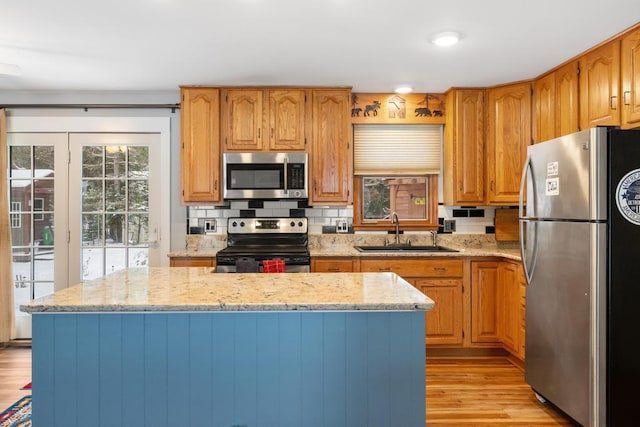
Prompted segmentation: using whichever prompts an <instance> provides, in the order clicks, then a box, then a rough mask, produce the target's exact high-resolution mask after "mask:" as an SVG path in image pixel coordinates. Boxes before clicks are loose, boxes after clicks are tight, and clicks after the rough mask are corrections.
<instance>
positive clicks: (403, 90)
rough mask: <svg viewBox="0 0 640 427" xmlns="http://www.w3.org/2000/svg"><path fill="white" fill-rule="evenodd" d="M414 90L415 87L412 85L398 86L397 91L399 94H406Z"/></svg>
mask: <svg viewBox="0 0 640 427" xmlns="http://www.w3.org/2000/svg"><path fill="white" fill-rule="evenodd" d="M411 92H413V88H412V87H411V86H398V87H397V88H396V93H399V94H403V95H404V94H406V93H411Z"/></svg>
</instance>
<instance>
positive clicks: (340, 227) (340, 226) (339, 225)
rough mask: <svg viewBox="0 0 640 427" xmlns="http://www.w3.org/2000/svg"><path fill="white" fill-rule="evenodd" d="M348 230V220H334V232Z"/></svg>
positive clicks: (346, 231) (345, 231)
mask: <svg viewBox="0 0 640 427" xmlns="http://www.w3.org/2000/svg"><path fill="white" fill-rule="evenodd" d="M348 232H349V222H347V220H344V219H338V220H336V233H348Z"/></svg>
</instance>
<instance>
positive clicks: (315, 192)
mask: <svg viewBox="0 0 640 427" xmlns="http://www.w3.org/2000/svg"><path fill="white" fill-rule="evenodd" d="M311 96H312V123H313V125H312V150H311V164H312V170H311V176H312V185H311V196H310V197H309V203H310V204H312V205H313V204H334V205H337V204H340V205H346V204H349V196H350V192H349V188H350V183H351V180H352V173H351V168H352V166H351V165H352V161H351V157H352V155H351V132H350V130H351V122H350V116H349V105H350V90H348V89H336V90H313V91H312V95H311Z"/></svg>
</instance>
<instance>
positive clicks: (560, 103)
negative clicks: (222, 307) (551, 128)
mask: <svg viewBox="0 0 640 427" xmlns="http://www.w3.org/2000/svg"><path fill="white" fill-rule="evenodd" d="M554 74H555V98H556V100H555V102H556V107H555V121H556V132H555V135H556V137H558V136H563V135H569V134H570V133H574V132H578V131H579V130H580V115H579V113H578V112H579V108H578V107H579V106H578V61H572V62H570V63H568V64H566V65H563V66H562V67H560V68H558V69H557V70H556V71H555V72H554Z"/></svg>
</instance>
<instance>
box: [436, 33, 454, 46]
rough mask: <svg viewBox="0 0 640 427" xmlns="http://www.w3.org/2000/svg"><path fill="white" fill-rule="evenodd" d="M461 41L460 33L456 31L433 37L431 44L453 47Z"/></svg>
mask: <svg viewBox="0 0 640 427" xmlns="http://www.w3.org/2000/svg"><path fill="white" fill-rule="evenodd" d="M458 40H460V33H457V32H455V31H443V32H441V33H438V34H435V35H434V36H433V37H431V43H433V44H435V45H436V46H453V45H454V44H456V43H458Z"/></svg>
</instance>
